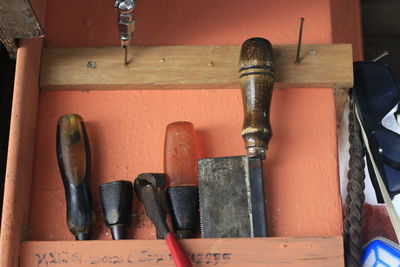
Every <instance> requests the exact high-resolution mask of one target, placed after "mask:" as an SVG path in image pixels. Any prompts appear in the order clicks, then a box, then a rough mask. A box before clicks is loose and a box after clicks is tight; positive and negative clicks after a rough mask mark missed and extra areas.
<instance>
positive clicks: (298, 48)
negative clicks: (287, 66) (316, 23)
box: [294, 18, 304, 64]
mask: <svg viewBox="0 0 400 267" xmlns="http://www.w3.org/2000/svg"><path fill="white" fill-rule="evenodd" d="M303 24H304V18H300V31H299V41H298V43H297V53H296V60H295V62H294V63H297V64H300V49H301V39H302V38H303Z"/></svg>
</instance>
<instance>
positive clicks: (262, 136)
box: [239, 38, 275, 159]
mask: <svg viewBox="0 0 400 267" xmlns="http://www.w3.org/2000/svg"><path fill="white" fill-rule="evenodd" d="M239 67H240V70H239V71H240V85H241V91H242V98H243V109H244V122H243V128H242V137H243V139H244V142H245V146H246V150H247V155H248V156H250V157H260V158H262V159H265V150H266V149H267V148H268V143H269V140H270V139H271V137H272V129H271V124H270V121H269V111H270V106H271V98H272V90H273V85H274V78H275V69H274V56H273V53H272V45H271V43H270V42H269V41H268V40H265V39H263V38H251V39H248V40H247V41H245V42H244V43H243V45H242V50H241V53H240V62H239Z"/></svg>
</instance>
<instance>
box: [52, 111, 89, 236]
mask: <svg viewBox="0 0 400 267" xmlns="http://www.w3.org/2000/svg"><path fill="white" fill-rule="evenodd" d="M56 138H57V139H56V149H57V159H58V166H59V168H60V173H61V177H62V180H63V183H64V189H65V196H66V200H67V224H68V228H69V230H70V231H71V233H72V234H74V236H75V238H76V239H77V240H86V239H90V228H91V225H92V219H93V215H92V199H91V194H90V190H89V176H90V163H91V162H90V147H89V140H88V136H87V133H86V129H85V124H84V122H83V120H82V117H80V116H79V115H76V114H66V115H64V116H62V117H61V118H60V119H59V120H58V123H57V137H56Z"/></svg>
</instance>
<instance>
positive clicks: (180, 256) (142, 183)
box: [134, 174, 192, 267]
mask: <svg viewBox="0 0 400 267" xmlns="http://www.w3.org/2000/svg"><path fill="white" fill-rule="evenodd" d="M151 176H152V174H141V175H139V176H138V177H137V178H136V179H135V183H134V188H135V192H136V194H137V196H138V198H139V199H140V201H141V202H143V205H144V208H145V210H146V215H147V217H149V219H150V220H151V221H152V222H153V224H154V225H155V227H156V228H157V231H158V232H159V233H160V234H161V235H162V237H163V238H164V239H165V241H166V243H167V246H168V248H169V251H170V252H171V256H172V259H173V261H174V263H175V265H176V266H178V267H191V266H192V264H191V262H190V260H189V258H188V256H187V255H186V252H185V251H184V250H183V248H182V246H181V245H180V244H179V243H178V241H177V240H176V239H175V236H174V234H173V233H171V231H170V229H169V227H168V224H167V222H166V220H165V210H166V205H167V202H166V201H165V198H164V197H163V195H164V189H163V188H160V187H158V186H157V185H156V184H154V181H155V177H154V178H152V177H151Z"/></svg>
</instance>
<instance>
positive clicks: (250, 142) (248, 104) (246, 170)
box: [198, 38, 275, 238]
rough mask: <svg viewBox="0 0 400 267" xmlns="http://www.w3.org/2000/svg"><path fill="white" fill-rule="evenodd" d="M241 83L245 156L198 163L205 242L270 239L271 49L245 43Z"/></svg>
mask: <svg viewBox="0 0 400 267" xmlns="http://www.w3.org/2000/svg"><path fill="white" fill-rule="evenodd" d="M239 65H240V84H241V88H242V90H241V91H242V98H243V109H244V122H243V128H242V137H243V139H244V142H245V148H246V151H247V155H246V156H236V157H222V158H207V159H200V160H199V161H198V164H199V165H198V167H199V196H200V222H201V224H200V225H201V234H202V237H206V238H208V237H263V236H266V235H267V223H266V214H265V200H264V185H263V184H264V183H263V172H262V160H263V159H265V151H266V149H267V147H268V143H269V140H270V139H271V136H272V131H271V125H270V121H269V109H270V104H271V98H272V90H273V83H274V73H275V71H274V60H273V53H272V45H271V43H270V42H269V41H267V40H265V39H262V38H252V39H249V40H247V41H245V42H244V43H243V45H242V49H241V53H240V64H239Z"/></svg>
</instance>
